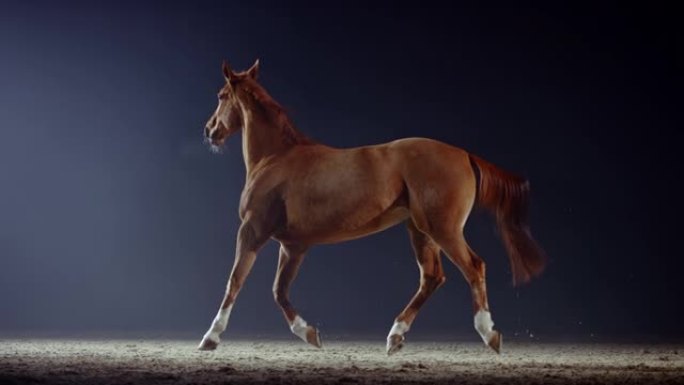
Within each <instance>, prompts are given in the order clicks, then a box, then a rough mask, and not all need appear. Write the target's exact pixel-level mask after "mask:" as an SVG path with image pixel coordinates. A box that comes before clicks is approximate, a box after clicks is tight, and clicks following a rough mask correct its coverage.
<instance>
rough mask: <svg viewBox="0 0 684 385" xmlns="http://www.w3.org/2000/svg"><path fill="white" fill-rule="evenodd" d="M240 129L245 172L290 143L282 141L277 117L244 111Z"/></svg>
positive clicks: (287, 146) (282, 149) (289, 145)
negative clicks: (241, 129) (241, 128)
mask: <svg viewBox="0 0 684 385" xmlns="http://www.w3.org/2000/svg"><path fill="white" fill-rule="evenodd" d="M244 114H245V115H244V124H243V131H242V156H243V158H244V160H245V167H246V168H247V173H248V174H249V171H250V170H252V169H254V166H255V165H256V164H258V163H259V162H260V161H261V160H262V159H265V158H267V157H269V156H271V155H273V154H276V153H278V152H281V151H284V150H286V149H287V148H289V147H291V146H292V144H288V143H285V141H283V135H282V132H281V131H282V127H280V122H278V121H277V117H273V116H268V115H264V114H257V113H255V112H254V111H245V113H244Z"/></svg>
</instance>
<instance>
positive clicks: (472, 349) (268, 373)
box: [0, 339, 684, 385]
mask: <svg viewBox="0 0 684 385" xmlns="http://www.w3.org/2000/svg"><path fill="white" fill-rule="evenodd" d="M196 344H197V341H194V340H139V339H129V340H121V339H120V340H108V339H87V340H79V339H0V384H2V385H4V384H78V383H88V384H104V385H106V384H202V383H206V384H257V383H265V384H296V383H304V384H399V383H424V384H428V383H429V384H504V383H508V384H511V383H512V384H637V383H638V384H646V383H648V384H652V383H665V384H684V346H682V345H662V344H659V345H645V344H639V345H634V344H632V345H630V344H598V343H591V344H589V343H584V344H552V343H527V342H525V343H516V342H509V343H505V344H504V351H503V354H502V355H500V356H497V355H496V354H495V353H493V352H492V351H490V350H488V349H486V348H485V347H484V346H483V345H482V344H479V343H474V342H468V343H453V342H449V343H436V342H413V341H410V340H409V341H407V345H406V346H405V347H404V349H403V350H402V351H400V352H399V353H397V354H396V355H394V356H391V357H387V356H386V355H385V352H384V341H382V340H378V341H372V342H369V341H332V342H330V341H328V342H325V341H324V348H323V349H322V350H317V349H315V348H312V347H309V346H308V345H305V344H304V343H302V342H299V341H298V340H294V339H292V340H277V341H276V340H250V341H247V340H240V341H234V340H226V341H224V342H223V343H222V345H220V346H219V348H218V349H217V350H216V351H213V352H199V351H197V350H195V347H196Z"/></svg>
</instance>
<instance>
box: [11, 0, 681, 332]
mask: <svg viewBox="0 0 684 385" xmlns="http://www.w3.org/2000/svg"><path fill="white" fill-rule="evenodd" d="M29 3H30V4H29ZM319 3H325V4H317V5H314V4H316V3H311V4H307V3H302V2H299V3H286V2H282V3H281V2H278V3H275V4H270V3H267V2H258V1H257V2H250V1H245V2H227V1H226V2H215V3H209V2H199V3H198V2H189V1H188V2H186V3H183V4H180V3H178V4H176V3H171V2H168V3H167V2H159V3H150V2H143V1H138V2H130V3H124V2H109V3H103V2H68V1H65V2H43V3H40V2H24V3H21V2H3V3H2V5H0V130H1V131H0V135H1V136H0V313H1V316H0V332H2V333H19V332H23V333H29V334H31V333H38V332H53V333H87V332H145V331H149V332H150V333H156V334H158V335H165V333H168V334H169V335H170V334H171V333H178V332H185V333H188V334H190V335H193V336H194V335H196V336H197V337H200V336H201V335H202V333H204V331H205V329H206V328H207V327H208V326H209V323H210V321H211V319H212V317H213V315H214V314H215V311H216V308H217V306H218V304H219V301H220V299H221V297H222V295H223V288H224V285H225V281H226V278H227V273H228V271H229V268H230V266H231V265H232V261H233V249H234V245H235V233H236V229H237V227H238V224H239V222H238V217H237V207H238V199H239V194H240V191H241V188H242V184H243V182H244V165H243V163H242V154H241V147H240V138H239V137H234V138H231V140H230V141H229V142H228V144H227V147H226V149H225V150H224V152H223V153H222V154H220V155H215V154H212V153H211V152H210V151H208V149H207V147H206V146H205V145H204V143H203V141H202V139H203V138H202V129H203V126H204V123H205V121H206V119H207V118H208V117H209V116H210V114H211V113H212V112H213V110H214V108H215V106H216V93H217V91H218V89H219V88H220V87H221V86H222V82H223V78H222V76H221V74H220V64H221V61H222V60H223V59H224V58H225V59H228V60H229V62H230V63H231V64H232V65H233V67H234V68H236V69H244V68H247V67H248V66H250V65H251V64H252V63H253V61H254V59H256V58H261V60H262V67H261V69H262V71H261V79H262V84H263V85H264V86H265V87H266V88H267V89H268V90H269V91H270V92H271V94H272V95H273V96H274V97H275V98H276V99H277V100H279V101H280V102H281V103H282V104H283V105H284V106H285V107H286V108H287V109H288V111H289V113H290V115H291V117H292V118H293V120H294V121H295V123H296V124H297V126H298V127H299V128H300V129H301V130H302V131H303V132H305V133H306V134H308V135H309V136H311V137H313V138H315V139H317V140H319V141H321V142H324V143H327V144H331V145H334V146H339V147H350V146H359V145H363V144H371V143H379V142H384V141H389V140H393V139H396V138H401V137H407V136H425V137H432V138H435V139H439V140H442V141H445V142H448V143H451V144H454V145H457V146H460V147H463V148H465V149H467V150H469V151H471V152H474V153H476V154H478V155H480V156H482V157H484V158H486V159H488V160H490V161H492V162H495V163H497V164H499V165H501V166H502V167H504V168H506V169H508V170H511V171H514V172H517V173H519V174H522V175H525V176H527V177H528V178H529V179H530V180H531V182H532V188H533V197H532V199H533V206H532V213H531V222H532V229H533V232H534V234H535V235H536V237H537V239H538V240H539V241H540V242H541V244H542V245H543V246H544V247H545V249H546V250H547V252H548V254H549V256H550V264H549V265H548V268H547V271H546V272H545V274H544V275H543V276H542V277H541V278H540V279H538V280H535V281H533V282H532V283H531V284H530V285H528V286H525V287H522V288H513V287H512V286H511V283H510V272H509V266H508V260H507V258H506V256H505V254H504V251H503V248H502V246H501V244H500V242H499V240H498V238H497V237H496V233H495V231H494V224H493V221H492V220H491V218H489V217H488V216H487V215H485V214H484V213H481V212H475V213H474V215H473V216H472V217H471V219H470V222H469V226H468V229H467V236H468V238H469V240H470V243H471V245H472V246H473V248H474V249H475V250H476V251H478V253H479V254H480V255H481V256H483V258H484V259H485V260H486V261H487V262H488V284H489V298H490V304H491V307H492V310H493V316H494V320H495V322H496V324H497V326H498V327H499V328H500V329H501V330H502V331H503V333H504V334H505V335H508V336H509V337H514V336H517V337H518V338H525V339H529V338H533V339H540V340H544V339H553V338H558V337H570V338H578V339H591V338H597V339H598V338H601V337H605V338H621V339H637V338H643V337H645V338H659V339H663V340H672V339H675V338H678V339H681V338H682V337H683V336H684V331H683V330H684V329H683V328H681V324H682V322H683V321H684V316H683V315H682V312H681V311H680V306H681V298H682V295H684V290H683V289H682V285H681V281H682V278H681V277H682V266H683V265H684V263H683V262H682V251H681V243H680V242H679V240H680V239H681V222H680V221H679V218H680V215H681V213H682V203H681V201H682V198H681V196H682V192H681V189H680V188H679V187H677V186H678V185H679V183H678V182H679V180H680V179H681V177H682V172H681V168H680V165H679V155H680V153H681V149H680V147H681V145H680V138H681V135H679V132H675V131H676V130H677V131H678V130H679V129H680V128H681V127H682V124H681V123H682V122H681V117H680V113H681V111H680V110H681V105H682V98H681V93H682V88H681V72H676V71H678V70H681V69H680V68H679V67H680V66H681V64H682V62H681V59H682V55H681V54H682V51H681V47H682V41H681V35H680V34H679V31H676V30H675V27H676V25H677V24H679V23H680V21H679V20H678V19H677V18H676V15H677V14H676V13H675V12H674V10H673V9H668V8H666V7H665V6H664V4H657V3H649V4H650V5H649V6H648V8H644V6H643V5H642V7H640V8H630V7H627V6H625V5H624V4H621V5H619V6H607V5H597V4H593V5H591V6H578V5H573V6H560V5H558V3H556V5H539V6H532V5H528V6H525V7H524V8H518V7H499V6H494V5H487V6H485V5H481V6H478V7H473V6H471V5H461V6H451V7H446V6H442V7H440V6H438V5H437V3H436V4H430V3H429V2H426V1H421V2H416V3H410V4H408V3H407V4H406V5H404V6H398V4H399V3H390V4H385V5H379V4H378V5H373V6H369V5H363V3H358V4H354V3H351V2H319ZM276 260H277V246H276V244H275V243H273V242H272V243H270V244H269V245H268V246H267V247H265V248H264V249H263V250H262V252H261V253H260V257H259V259H258V260H257V263H256V266H255V268H254V270H253V273H252V275H251V276H250V278H249V280H248V281H247V284H246V287H245V288H244V290H243V291H242V293H241V295H240V297H239V299H238V302H237V305H236V307H235V311H234V312H233V316H232V319H231V324H230V326H229V330H228V332H227V335H226V337H228V338H235V337H237V336H240V335H247V334H250V335H251V334H268V335H282V336H285V335H288V334H289V331H288V329H287V327H286V324H285V322H284V320H283V318H282V316H281V314H280V311H279V310H278V308H277V307H276V305H275V304H274V303H273V300H272V298H271V282H272V278H273V275H274V272H275V267H276ZM444 262H445V266H446V267H447V275H448V281H447V284H446V285H445V286H444V287H443V288H442V289H440V290H439V291H438V292H437V293H436V294H435V295H434V296H433V298H432V299H431V300H430V301H429V302H428V303H427V305H426V306H425V307H424V309H423V311H422V312H421V314H420V316H419V317H418V319H417V321H416V323H415V324H414V327H413V330H412V335H413V336H415V337H417V336H421V335H422V336H430V335H434V334H441V335H447V336H452V337H456V336H462V338H467V339H472V340H477V338H479V337H478V336H477V335H476V333H475V332H474V331H473V329H472V314H471V306H470V294H469V290H468V287H467V285H466V284H465V282H464V281H463V279H462V278H461V276H460V273H459V272H458V270H457V269H456V268H454V267H453V266H452V265H450V264H449V263H448V261H447V260H445V261H444ZM417 283H418V272H417V267H416V265H415V262H414V257H413V255H412V252H411V250H410V247H409V241H408V238H407V236H406V231H405V229H404V228H403V226H397V227H395V228H392V229H390V230H388V231H386V232H384V233H381V234H378V235H374V236H371V237H368V238H365V239H362V240H356V241H352V242H348V243H344V244H339V245H328V246H319V247H316V248H314V249H313V250H312V251H311V252H310V253H309V257H308V258H307V260H306V262H305V263H304V265H303V268H302V271H301V274H300V277H299V278H298V280H297V281H296V283H295V285H294V288H293V292H292V299H293V302H294V304H295V305H296V306H297V307H298V308H299V309H300V310H301V313H302V315H303V316H304V318H306V319H307V320H308V321H309V322H311V323H314V324H316V325H318V326H319V327H320V328H321V330H322V332H323V333H324V334H323V336H324V338H325V337H326V335H343V336H356V337H358V336H362V335H363V336H366V335H369V336H372V337H373V338H378V339H383V338H384V337H385V335H386V333H387V331H388V329H389V327H390V326H391V324H392V321H393V318H394V317H395V316H396V315H397V313H398V312H399V311H400V310H401V309H402V308H403V306H404V305H405V304H406V303H407V301H408V299H409V298H410V296H411V295H412V294H413V293H414V291H415V289H416V287H417Z"/></svg>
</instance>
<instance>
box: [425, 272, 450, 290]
mask: <svg viewBox="0 0 684 385" xmlns="http://www.w3.org/2000/svg"><path fill="white" fill-rule="evenodd" d="M444 282H446V276H445V275H444V273H441V272H440V273H439V274H435V275H425V276H423V282H422V283H423V287H424V288H425V290H426V291H428V292H430V293H431V292H433V291H435V290H437V288H439V287H440V286H442V285H443V284H444Z"/></svg>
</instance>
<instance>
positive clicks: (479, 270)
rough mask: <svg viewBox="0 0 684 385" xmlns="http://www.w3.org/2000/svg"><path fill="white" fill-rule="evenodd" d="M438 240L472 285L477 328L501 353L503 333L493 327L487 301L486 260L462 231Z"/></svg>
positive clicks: (490, 344)
mask: <svg viewBox="0 0 684 385" xmlns="http://www.w3.org/2000/svg"><path fill="white" fill-rule="evenodd" d="M438 242H439V245H440V246H442V248H443V249H444V252H445V253H446V254H447V256H448V257H449V259H450V260H451V262H453V263H454V264H455V265H456V266H457V267H458V268H459V269H460V270H461V272H462V273H463V276H464V277H465V279H466V281H468V284H469V285H470V289H471V291H472V296H473V311H474V313H475V319H474V323H475V330H477V332H478V333H479V334H480V336H481V337H482V340H483V341H484V343H485V344H487V345H488V346H490V347H491V348H492V349H494V350H495V351H496V352H497V353H499V352H500V350H501V333H499V332H498V331H496V330H494V329H493V326H494V322H492V316H491V313H490V312H489V304H488V302H487V286H486V284H485V263H484V261H483V260H482V258H480V257H479V256H478V255H477V254H475V252H474V251H473V250H472V249H471V248H470V247H469V246H468V244H467V243H466V241H465V238H464V237H463V234H462V233H460V232H459V234H457V235H454V236H448V237H447V238H446V239H444V238H440V239H439V241H438Z"/></svg>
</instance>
